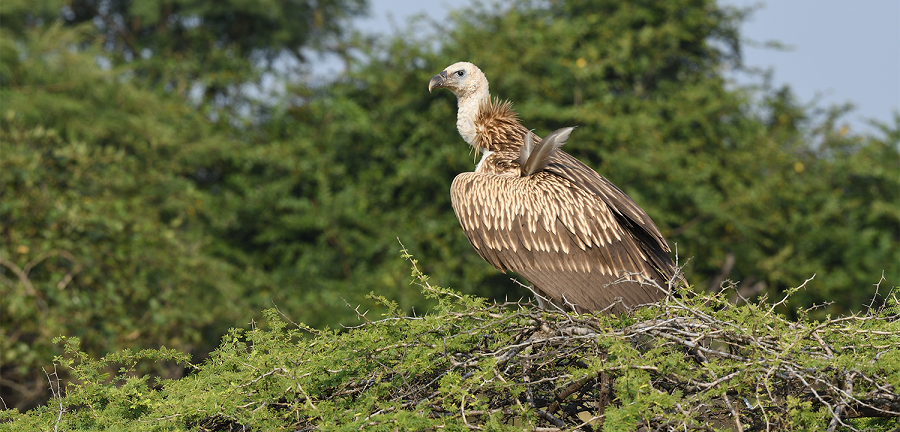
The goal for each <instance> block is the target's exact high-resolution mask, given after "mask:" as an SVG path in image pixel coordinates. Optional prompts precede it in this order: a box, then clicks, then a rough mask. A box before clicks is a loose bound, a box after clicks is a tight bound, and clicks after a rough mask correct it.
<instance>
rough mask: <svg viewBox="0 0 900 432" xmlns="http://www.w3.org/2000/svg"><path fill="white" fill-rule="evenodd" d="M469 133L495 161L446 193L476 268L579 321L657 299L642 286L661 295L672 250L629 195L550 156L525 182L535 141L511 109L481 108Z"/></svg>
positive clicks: (489, 104) (488, 104)
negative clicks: (526, 157)
mask: <svg viewBox="0 0 900 432" xmlns="http://www.w3.org/2000/svg"><path fill="white" fill-rule="evenodd" d="M474 123H475V127H476V131H477V135H476V138H475V142H474V146H475V148H476V149H478V150H488V151H490V152H493V153H490V154H488V155H487V156H486V157H485V159H484V161H483V162H482V163H481V164H480V168H479V170H478V171H477V172H470V173H462V174H460V175H458V176H457V177H456V178H455V179H454V180H453V185H452V187H451V190H450V193H451V198H452V202H453V210H454V211H455V212H456V216H457V218H458V219H459V221H460V224H461V225H462V228H463V231H464V232H465V233H466V236H467V237H468V239H469V241H470V242H471V243H472V245H473V246H474V247H475V249H476V251H477V252H478V254H479V255H481V257H482V258H484V259H485V260H486V261H487V262H489V263H490V264H491V265H493V266H494V267H496V268H498V269H500V270H501V271H503V272H506V271H507V270H513V271H516V272H517V273H519V274H521V275H522V276H524V277H525V278H526V279H528V280H529V281H530V282H531V283H532V284H533V285H534V287H535V288H536V289H537V290H538V291H539V292H541V293H544V294H545V295H547V296H548V297H549V298H550V300H552V301H553V302H554V303H556V304H557V305H560V306H566V305H567V304H574V305H575V308H576V310H579V311H592V310H603V309H606V308H607V307H608V306H610V305H612V304H613V303H615V302H616V300H617V298H621V300H622V303H624V305H625V306H627V307H634V306H637V305H640V304H645V303H650V302H653V301H657V300H659V299H660V298H662V296H663V293H662V292H661V291H660V290H658V289H656V288H654V287H652V286H649V285H646V284H642V283H641V282H642V281H643V282H647V281H649V280H653V281H655V282H656V283H657V284H659V285H660V286H665V284H666V283H667V281H668V280H669V279H671V278H672V277H673V275H674V274H675V266H674V263H673V262H672V259H671V258H670V257H669V255H668V252H669V246H668V244H667V243H666V240H665V238H663V236H662V234H661V233H660V232H659V229H658V228H657V227H656V225H655V224H654V223H653V221H652V220H651V219H650V217H649V216H647V214H646V212H644V210H643V209H641V208H640V207H639V206H638V205H637V204H636V203H635V202H634V201H632V200H631V198H629V197H628V195H626V194H625V193H624V192H622V190H620V189H619V188H618V187H616V186H615V185H613V184H612V183H611V182H610V181H609V180H607V179H606V178H604V177H603V176H601V175H600V174H598V173H597V172H595V171H594V170H592V169H590V168H589V167H587V166H586V165H584V164H583V163H582V162H581V161H579V160H577V159H575V158H574V157H572V156H570V155H569V154H567V153H565V152H563V151H561V150H557V151H554V152H550V154H549V155H548V156H547V161H545V162H546V164H545V165H546V166H545V168H544V170H542V171H538V172H536V173H534V174H532V175H530V176H522V175H521V170H522V167H521V164H520V158H521V153H520V148H521V147H522V146H523V145H524V138H525V134H530V133H531V132H530V131H528V130H527V129H526V128H525V127H524V126H522V124H521V123H520V122H519V120H518V117H517V115H516V114H515V112H514V111H513V110H512V106H511V104H510V103H509V102H502V103H501V102H499V101H498V100H497V99H493V100H486V101H485V102H483V103H482V106H481V109H480V110H479V113H478V116H477V117H476V120H475V122H474ZM532 139H534V140H535V141H536V142H539V141H540V138H539V137H537V136H535V135H534V134H532ZM679 280H681V281H682V282H684V279H683V278H680V279H679ZM624 310H625V308H624V307H622V306H621V305H617V306H615V307H613V308H612V309H610V311H611V312H613V313H620V312H623V311H624Z"/></svg>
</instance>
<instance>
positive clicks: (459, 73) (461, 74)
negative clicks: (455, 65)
mask: <svg viewBox="0 0 900 432" xmlns="http://www.w3.org/2000/svg"><path fill="white" fill-rule="evenodd" d="M465 74H466V71H464V70H462V69H460V70H458V71H456V76H458V77H461V76H463V75H465Z"/></svg>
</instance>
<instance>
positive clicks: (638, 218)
mask: <svg viewBox="0 0 900 432" xmlns="http://www.w3.org/2000/svg"><path fill="white" fill-rule="evenodd" d="M547 171H549V172H551V173H554V174H556V175H558V176H560V177H563V178H565V179H567V180H569V181H570V182H572V183H573V184H575V185H576V186H577V187H579V188H581V189H583V190H585V191H589V192H591V193H593V194H594V195H596V196H597V197H598V198H600V199H601V200H603V202H605V203H606V204H607V206H608V207H609V208H610V210H612V212H613V214H614V215H615V216H616V219H617V220H618V221H619V224H620V225H621V226H622V227H624V228H625V229H626V230H628V231H629V232H631V234H632V235H633V236H634V237H635V238H636V239H637V241H638V245H639V246H640V248H641V250H642V251H643V253H644V254H646V255H647V256H648V257H649V259H650V262H651V264H652V265H653V266H654V267H655V268H657V269H659V270H660V275H661V276H662V278H663V279H664V280H665V281H668V280H670V279H671V278H672V276H673V275H674V274H675V263H674V262H673V261H672V257H670V256H669V252H670V249H669V244H668V243H667V242H666V239H665V238H664V237H663V235H662V233H660V232H659V228H657V227H656V224H655V223H653V220H652V219H650V216H648V215H647V212H645V211H644V209H642V208H641V207H640V206H638V205H637V203H635V202H634V201H633V200H632V199H631V197H629V196H628V195H626V194H625V192H622V190H621V189H619V188H618V187H616V185H614V184H612V182H610V181H609V180H607V179H606V178H605V177H603V176H601V175H600V174H598V173H597V172H596V171H594V170H592V169H591V168H589V167H588V166H587V165H585V164H584V163H582V162H581V161H580V160H578V159H575V158H574V157H573V156H571V155H569V154H568V153H565V152H563V151H558V152H556V153H555V154H554V155H553V156H551V158H550V164H549V165H548V166H547ZM679 280H680V281H682V282H683V283H684V284H685V285H686V284H687V281H686V280H685V279H684V276H683V275H680V274H679Z"/></svg>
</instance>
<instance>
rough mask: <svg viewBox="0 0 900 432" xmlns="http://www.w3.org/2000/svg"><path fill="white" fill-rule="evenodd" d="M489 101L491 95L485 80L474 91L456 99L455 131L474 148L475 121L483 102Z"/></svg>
mask: <svg viewBox="0 0 900 432" xmlns="http://www.w3.org/2000/svg"><path fill="white" fill-rule="evenodd" d="M490 100H491V93H490V91H489V90H488V83H487V80H484V81H482V83H481V85H479V86H478V87H477V88H476V89H474V91H472V92H470V93H467V94H464V95H460V96H459V97H458V98H457V109H456V129H457V130H458V131H459V134H460V135H462V138H463V139H464V140H465V141H466V142H467V143H469V145H470V146H472V147H475V136H476V134H477V131H476V129H475V119H476V118H477V117H478V113H479V110H480V109H481V105H482V103H483V102H485V101H488V102H489V101H490Z"/></svg>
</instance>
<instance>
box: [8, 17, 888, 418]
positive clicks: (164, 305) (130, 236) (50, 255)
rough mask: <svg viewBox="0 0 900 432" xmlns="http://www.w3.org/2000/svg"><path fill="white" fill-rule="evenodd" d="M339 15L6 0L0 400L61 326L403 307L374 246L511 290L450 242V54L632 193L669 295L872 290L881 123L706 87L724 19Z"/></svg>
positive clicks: (883, 188)
mask: <svg viewBox="0 0 900 432" xmlns="http://www.w3.org/2000/svg"><path fill="white" fill-rule="evenodd" d="M151 4H152V5H153V6H152V7H148V5H151ZM364 6H365V5H364V4H363V3H362V2H361V1H355V0H353V1H351V0H334V1H324V2H323V1H317V2H312V1H308V2H304V1H296V2H256V3H253V4H252V5H251V4H245V2H224V3H223V2H218V3H215V4H213V3H209V2H197V1H175V2H166V3H147V4H144V3H141V2H66V3H63V2H53V1H46V2H39V3H37V4H32V3H25V2H16V1H13V2H7V3H4V7H3V8H2V11H0V20H2V21H3V23H4V25H3V28H2V29H0V32H2V36H3V37H2V39H0V98H2V112H0V117H2V118H0V120H2V126H0V146H2V149H0V151H2V153H0V182H2V187H0V194H2V196H0V224H2V225H0V229H2V232H3V235H2V242H0V259H2V262H0V282H2V284H0V290H2V291H0V294H2V295H0V298H2V300H0V307H2V310H0V362H2V363H0V396H2V397H3V399H4V401H5V402H6V403H7V405H8V406H9V407H17V408H21V409H25V408H28V407H32V406H34V405H35V404H37V403H40V402H41V401H42V400H43V399H46V398H48V397H50V395H49V393H48V392H47V391H46V377H45V376H44V373H43V372H42V371H41V367H42V366H44V367H47V366H48V365H50V364H51V362H52V357H53V355H54V354H58V353H60V352H61V347H59V346H57V345H54V344H53V343H52V342H51V340H52V339H53V337H55V336H59V335H64V336H77V337H79V338H80V340H81V349H83V350H84V352H85V353H87V354H88V355H96V356H100V355H103V354H105V353H108V352H112V351H116V350H120V349H124V348H146V347H154V348H155V347H160V346H163V345H164V346H166V347H168V348H173V349H176V350H179V351H183V352H188V353H191V354H193V355H194V356H195V360H196V361H199V360H202V358H203V357H204V356H205V355H206V354H207V353H209V352H210V351H212V350H213V349H214V348H215V347H216V346H217V345H218V342H219V337H220V336H221V335H223V334H225V333H226V332H227V330H228V329H229V328H231V327H244V326H246V325H247V323H248V322H250V321H251V320H253V319H258V318H259V317H260V313H261V312H260V311H261V310H263V309H267V308H270V307H272V304H273V303H274V304H275V305H277V306H278V308H279V309H280V310H282V311H283V312H284V313H285V314H286V315H288V316H290V317H293V318H294V319H295V320H297V321H302V322H304V323H306V324H308V325H310V326H312V327H314V328H320V329H322V328H325V327H327V326H330V327H332V328H337V327H339V326H340V325H341V324H344V325H351V324H356V323H357V322H358V318H357V316H356V312H354V309H353V308H356V306H357V305H361V306H360V310H362V311H364V310H366V309H369V308H372V314H378V313H382V312H384V311H385V309H384V308H383V306H379V304H377V303H376V302H374V301H373V300H371V299H367V298H366V294H368V293H371V292H374V293H376V294H377V295H379V296H383V297H386V298H389V299H391V300H393V301H396V302H397V303H398V305H399V307H400V308H401V309H402V310H404V311H409V313H412V311H413V310H425V309H426V308H427V307H428V305H430V304H432V301H431V300H428V299H425V298H423V297H422V296H420V295H419V293H418V292H417V290H411V289H410V288H409V286H408V281H407V277H406V275H407V274H408V273H407V271H406V269H405V266H404V264H403V263H402V262H401V261H400V260H398V259H397V258H396V251H397V249H398V246H397V238H398V237H400V238H401V240H402V241H403V242H404V244H406V246H407V247H408V248H409V250H410V251H413V252H414V253H415V254H416V255H417V256H418V257H419V258H420V260H421V262H422V266H423V269H424V270H425V271H426V272H427V273H429V274H430V275H432V277H433V279H434V280H435V282H437V283H438V284H440V285H442V286H450V287H453V288H456V289H459V290H461V291H462V292H464V293H466V294H473V295H480V296H485V297H487V298H492V299H497V300H499V301H502V300H504V299H505V298H507V297H508V298H510V299H518V298H520V297H521V296H523V295H525V291H524V290H521V289H520V288H519V287H518V286H517V285H516V284H514V283H513V282H511V281H510V280H509V276H508V275H503V274H500V273H498V272H497V271H496V270H495V269H494V268H492V267H491V266H490V265H489V264H487V263H485V262H483V261H482V260H481V259H480V258H479V257H478V255H477V254H476V253H475V252H474V251H473V250H472V249H471V246H470V245H469V243H468V241H467V240H466V238H465V236H464V235H463V233H462V232H461V230H460V229H459V226H458V222H457V221H456V219H455V217H454V215H453V212H452V209H451V206H450V199H449V193H448V190H449V186H450V183H451V181H452V180H453V177H454V176H455V175H456V174H457V173H459V172H461V171H467V170H471V169H472V167H473V165H472V155H471V153H469V152H468V151H469V150H468V148H467V146H466V145H465V143H464V142H463V141H462V139H461V138H460V137H459V135H458V134H457V132H456V130H455V106H456V105H455V101H453V100H452V95H450V94H449V93H444V94H432V95H429V94H428V92H427V90H426V85H427V82H428V79H429V78H430V77H431V76H432V75H433V74H435V73H437V72H438V71H440V70H442V69H443V68H444V67H445V66H447V65H449V64H451V63H453V62H455V61H459V60H467V61H471V62H473V63H475V64H477V65H479V66H480V67H481V68H482V69H483V70H484V72H485V73H486V75H487V77H488V79H489V80H490V82H491V89H492V93H493V94H494V95H495V96H499V97H501V98H504V99H510V100H512V101H513V103H514V108H515V109H516V110H517V111H518V112H519V114H520V117H521V118H522V120H523V123H524V124H525V125H526V126H527V127H529V128H534V129H535V132H536V133H538V134H539V135H543V134H546V133H547V132H549V131H552V130H554V129H557V128H559V127H565V126H578V128H577V129H576V130H575V132H573V134H572V137H571V138H570V140H569V142H568V144H567V145H566V147H567V151H569V152H570V153H571V154H573V155H574V156H576V157H578V158H579V159H581V160H583V161H584V162H585V163H587V164H588V165H589V166H591V167H593V168H594V169H596V170H597V171H598V172H599V173H601V174H602V175H604V176H606V177H607V178H609V179H610V180H611V181H612V182H613V183H615V184H616V185H618V186H619V187H620V188H622V189H623V190H624V191H625V192H626V193H628V194H629V195H630V196H631V197H632V198H633V199H634V200H635V201H636V202H637V203H638V204H639V205H641V206H642V207H643V208H644V209H646V210H647V212H648V214H650V216H651V217H652V218H653V219H654V220H655V221H656V223H657V225H658V226H659V227H660V229H661V230H662V232H663V234H664V235H665V236H666V237H667V238H668V240H669V242H670V243H672V244H673V246H674V244H677V250H678V257H679V261H680V263H682V264H685V263H686V266H685V273H686V274H687V278H688V280H689V281H690V282H691V283H692V284H693V285H694V289H695V290H697V291H718V290H719V288H720V287H721V286H723V283H725V281H727V280H732V281H739V282H740V284H739V285H738V286H739V292H740V293H741V294H742V295H744V296H748V297H750V296H754V295H765V294H768V295H770V296H773V295H775V294H778V293H781V292H784V291H785V290H787V289H788V288H790V287H796V286H799V285H800V284H802V283H803V282H804V281H805V280H807V279H808V278H810V277H811V276H812V275H813V274H815V275H816V277H815V278H814V279H813V280H812V281H810V282H808V283H807V284H806V285H805V290H802V291H799V292H797V293H795V294H794V297H793V299H794V302H796V304H799V305H804V306H809V305H812V304H819V303H825V305H824V306H823V307H820V308H818V309H815V310H813V311H812V312H810V313H811V314H812V316H813V318H824V317H825V316H826V315H827V314H832V315H836V314H846V313H850V312H853V311H860V310H863V309H864V307H863V306H864V305H866V304H868V303H869V301H870V299H871V298H872V296H873V294H875V287H874V284H875V283H878V282H879V280H880V279H881V278H882V275H883V277H884V281H883V282H882V283H881V285H880V287H881V289H882V290H883V291H882V292H881V294H882V295H884V294H885V292H884V290H888V289H890V288H891V287H893V286H896V285H897V284H898V282H900V230H898V227H900V205H898V204H900V151H898V149H900V114H895V117H894V118H895V120H894V123H893V124H882V125H880V126H879V127H880V131H881V132H880V134H875V135H861V134H857V133H855V132H853V131H848V130H847V128H846V127H845V126H844V125H843V124H842V121H841V115H842V114H843V113H844V111H843V110H841V109H839V108H834V109H825V110H824V114H819V113H817V112H815V111H813V110H812V109H811V108H809V107H805V106H803V105H801V104H799V103H798V102H797V101H796V100H795V98H794V96H793V95H792V93H791V91H790V89H789V88H771V87H769V86H767V85H766V84H765V82H764V81H762V80H761V81H760V86H758V87H740V86H736V85H734V84H733V83H729V81H728V77H729V73H730V71H733V70H735V69H737V68H740V67H741V56H740V54H741V51H740V49H741V43H740V34H739V31H738V28H739V25H740V23H741V22H742V20H743V19H744V18H745V16H746V11H740V10H736V9H732V8H727V7H722V6H720V5H718V4H716V3H715V2H712V1H707V0H676V1H659V2H652V1H648V2H637V3H635V2H620V1H611V0H610V1H604V0H590V1H588V0H569V1H554V2H516V3H514V4H513V3H499V4H487V5H483V4H476V5H475V6H473V7H472V8H470V9H467V10H464V11H459V12H458V13H455V14H454V15H453V16H452V18H451V20H450V21H449V22H446V23H438V25H437V26H435V28H434V29H430V30H426V31H424V32H422V31H414V30H413V29H409V30H407V31H406V32H404V33H402V34H398V35H395V36H391V37H386V38H382V39H368V38H354V37H350V33H351V32H349V31H348V28H347V27H346V21H345V19H346V18H349V17H352V16H356V15H357V14H359V13H361V12H362V11H364ZM337 46H339V47H341V48H340V49H341V50H343V51H342V52H345V53H346V52H348V51H346V50H347V49H350V48H349V47H353V50H355V51H352V52H353V53H355V54H353V55H351V56H348V57H347V59H348V60H350V61H351V65H352V67H351V68H350V69H349V70H348V71H346V73H344V74H342V75H341V76H338V77H336V78H335V79H334V80H332V81H330V82H328V83H327V84H324V85H320V86H311V85H310V84H309V83H308V81H306V80H302V79H301V80H294V81H289V82H288V91H289V94H290V95H291V97H286V98H276V99H273V98H269V99H260V98H254V97H251V96H250V94H252V93H253V92H252V91H249V90H248V89H247V85H248V84H250V85H259V84H260V83H261V76H262V75H263V74H266V73H274V74H278V73H277V67H276V66H277V65H278V64H289V65H294V66H295V67H296V68H300V69H304V68H307V67H308V65H309V63H308V62H309V60H310V59H311V58H314V57H310V55H309V54H306V53H308V52H314V50H316V49H336V48H335V47H337ZM307 50H313V51H307ZM285 56H287V57H288V58H290V57H293V60H285ZM279 62H282V63H279ZM291 78H292V77H291V76H290V74H281V75H280V79H284V80H289V79H291ZM294 78H296V77H294ZM192 89H199V90H197V91H199V92H200V94H201V95H202V97H196V95H195V94H192V91H194V90H192ZM221 113H225V114H227V115H219V114H221ZM725 285H727V283H725ZM348 304H349V305H350V306H351V307H348ZM781 312H782V313H784V314H786V316H787V317H789V318H793V317H794V314H795V313H796V311H795V310H793V309H785V310H782V311H781ZM154 367H158V366H154ZM149 371H151V370H146V371H144V372H149ZM152 371H154V372H156V373H159V374H161V375H163V376H166V377H177V376H179V375H181V374H183V373H185V370H184V369H183V368H181V367H178V366H168V368H167V369H165V370H156V369H153V370H152Z"/></svg>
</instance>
